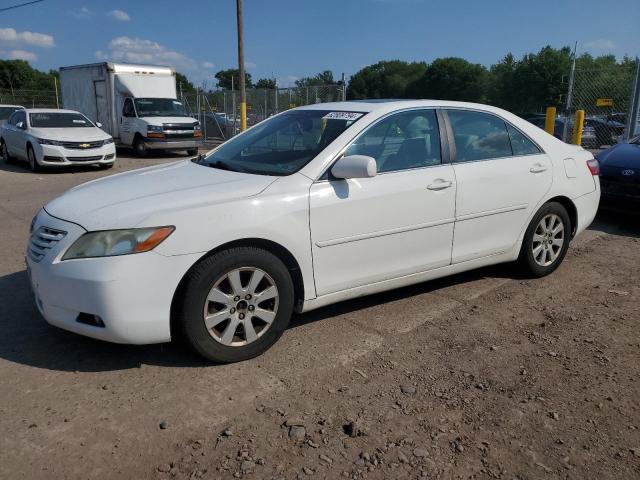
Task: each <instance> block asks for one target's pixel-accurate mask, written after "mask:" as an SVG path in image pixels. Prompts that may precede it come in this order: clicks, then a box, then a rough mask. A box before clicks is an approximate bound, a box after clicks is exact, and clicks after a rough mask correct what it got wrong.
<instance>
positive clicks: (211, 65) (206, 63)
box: [202, 62, 216, 68]
mask: <svg viewBox="0 0 640 480" xmlns="http://www.w3.org/2000/svg"><path fill="white" fill-rule="evenodd" d="M215 66H216V64H215V63H211V62H202V68H213V67H215Z"/></svg>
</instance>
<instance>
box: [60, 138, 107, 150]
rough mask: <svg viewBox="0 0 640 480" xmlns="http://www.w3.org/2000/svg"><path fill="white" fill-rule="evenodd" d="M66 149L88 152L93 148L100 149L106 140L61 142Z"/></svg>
mask: <svg viewBox="0 0 640 480" xmlns="http://www.w3.org/2000/svg"><path fill="white" fill-rule="evenodd" d="M60 144H61V145H62V146H63V147H64V148H69V149H72V150H88V149H91V148H100V147H101V146H102V145H103V144H104V140H97V141H95V142H60Z"/></svg>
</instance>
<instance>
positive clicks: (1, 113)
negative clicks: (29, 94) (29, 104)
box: [0, 105, 24, 125]
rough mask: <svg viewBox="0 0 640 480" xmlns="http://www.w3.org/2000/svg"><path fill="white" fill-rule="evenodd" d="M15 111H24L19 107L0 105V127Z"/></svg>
mask: <svg viewBox="0 0 640 480" xmlns="http://www.w3.org/2000/svg"><path fill="white" fill-rule="evenodd" d="M16 110H24V107H21V106H20V105H0V125H4V124H5V123H7V120H9V117H10V116H11V114H12V113H13V112H15V111H16Z"/></svg>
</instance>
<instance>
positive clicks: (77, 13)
mask: <svg viewBox="0 0 640 480" xmlns="http://www.w3.org/2000/svg"><path fill="white" fill-rule="evenodd" d="M69 13H70V14H71V15H73V16H74V17H76V18H90V17H92V16H93V12H92V11H91V10H89V9H88V8H87V7H82V8H80V10H74V11H72V12H69Z"/></svg>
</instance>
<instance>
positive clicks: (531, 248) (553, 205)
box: [519, 202, 572, 277]
mask: <svg viewBox="0 0 640 480" xmlns="http://www.w3.org/2000/svg"><path fill="white" fill-rule="evenodd" d="M571 231H572V226H571V219H570V218H569V214H568V213H567V209H566V208H565V207H564V206H562V205H561V204H560V203H557V202H549V203H547V204H545V205H543V206H542V208H541V209H540V210H539V211H538V213H536V215H535V216H534V217H533V219H532V220H531V223H530V224H529V227H528V228H527V231H526V232H525V235H524V239H523V241H522V248H521V250H520V258H519V262H520V265H521V266H522V268H523V270H524V271H525V272H526V273H527V274H529V275H531V276H533V277H544V276H545V275H549V274H550V273H551V272H553V271H554V270H555V269H556V268H558V267H559V266H560V264H561V263H562V260H564V257H565V255H566V254H567V250H568V248H569V242H570V240H571Z"/></svg>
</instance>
